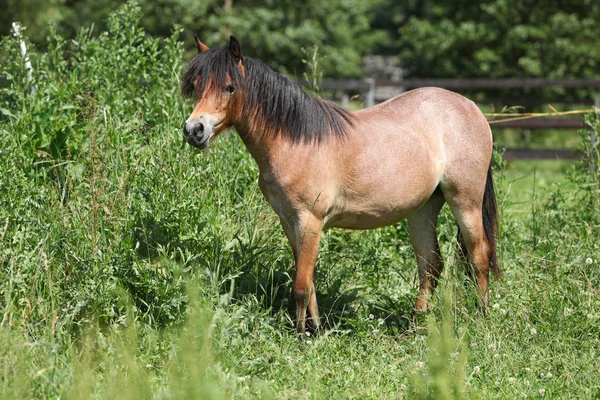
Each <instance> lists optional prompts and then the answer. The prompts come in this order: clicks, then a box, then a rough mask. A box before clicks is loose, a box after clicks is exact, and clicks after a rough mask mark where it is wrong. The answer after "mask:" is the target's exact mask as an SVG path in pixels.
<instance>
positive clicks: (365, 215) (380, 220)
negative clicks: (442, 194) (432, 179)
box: [325, 186, 435, 229]
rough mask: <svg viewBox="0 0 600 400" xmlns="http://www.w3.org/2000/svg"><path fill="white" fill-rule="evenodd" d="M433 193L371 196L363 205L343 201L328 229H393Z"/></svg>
mask: <svg viewBox="0 0 600 400" xmlns="http://www.w3.org/2000/svg"><path fill="white" fill-rule="evenodd" d="M434 189H435V186H434V187H432V188H431V189H429V188H427V189H426V188H423V190H420V191H416V192H412V193H411V194H407V193H401V192H399V193H396V195H395V196H392V195H388V196H377V195H370V196H368V197H367V198H364V199H363V200H362V201H357V199H342V200H340V201H338V207H336V210H335V211H333V212H332V213H331V214H330V215H329V216H328V218H327V220H326V223H325V226H326V227H333V228H346V229H374V228H380V227H383V226H388V225H393V224H395V223H398V222H400V221H402V220H403V219H406V218H407V217H409V216H410V215H411V214H413V213H414V212H415V211H417V210H418V209H419V208H420V207H421V206H422V205H423V204H425V202H426V201H427V200H428V199H429V197H430V196H431V193H432V192H433V190H434Z"/></svg>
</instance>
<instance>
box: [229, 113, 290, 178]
mask: <svg viewBox="0 0 600 400" xmlns="http://www.w3.org/2000/svg"><path fill="white" fill-rule="evenodd" d="M235 128H236V130H237V132H238V134H239V135H240V138H241V139H242V142H244V144H245V145H246V148H247V149H248V151H249V152H250V154H251V155H252V158H254V161H256V163H257V164H258V168H259V170H260V171H261V172H263V171H265V170H268V169H270V168H271V165H272V163H273V160H274V159H275V158H277V153H278V151H277V150H278V147H279V143H278V142H279V141H280V138H278V137H276V136H275V135H269V134H266V133H264V132H260V131H259V130H258V129H257V128H256V127H255V126H254V124H252V123H251V122H250V121H244V122H242V123H239V124H236V125H235Z"/></svg>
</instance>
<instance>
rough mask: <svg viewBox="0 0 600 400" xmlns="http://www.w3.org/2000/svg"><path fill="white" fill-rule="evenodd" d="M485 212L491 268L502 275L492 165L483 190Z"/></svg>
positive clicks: (496, 273) (484, 227)
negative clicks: (497, 242)
mask: <svg viewBox="0 0 600 400" xmlns="http://www.w3.org/2000/svg"><path fill="white" fill-rule="evenodd" d="M481 211H482V214H483V229H484V230H485V235H486V236H487V240H488V244H489V246H490V249H489V254H488V256H489V265H490V269H491V270H492V272H493V273H494V275H495V276H496V278H500V277H501V276H502V269H500V265H499V264H498V253H497V251H496V238H497V237H498V205H497V204H496V194H495V193H494V180H493V178H492V166H491V165H490V167H489V168H488V173H487V180H486V182H485V191H484V192H483V204H482V207H481Z"/></svg>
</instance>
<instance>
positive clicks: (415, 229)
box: [408, 189, 444, 311]
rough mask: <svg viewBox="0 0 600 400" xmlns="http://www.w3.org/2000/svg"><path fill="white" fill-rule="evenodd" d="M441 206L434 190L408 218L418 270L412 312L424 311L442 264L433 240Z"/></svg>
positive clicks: (435, 241)
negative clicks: (417, 292) (417, 288)
mask: <svg viewBox="0 0 600 400" xmlns="http://www.w3.org/2000/svg"><path fill="white" fill-rule="evenodd" d="M443 205H444V196H443V195H442V193H441V192H440V190H439V189H437V190H436V191H435V192H434V193H433V195H432V196H431V197H430V198H429V200H427V202H426V203H425V204H424V205H423V206H422V207H421V208H420V209H419V210H418V211H417V212H415V213H414V214H413V215H411V216H410V217H408V232H409V234H410V242H411V244H412V246H413V249H414V251H415V254H416V256H417V263H418V266H419V294H418V295H417V302H416V304H415V309H416V311H426V310H427V300H428V298H429V297H430V296H431V294H432V292H433V290H434V289H435V287H436V285H437V282H438V279H439V277H440V274H441V273H442V270H443V269H444V262H443V261H442V256H441V252H440V246H439V243H438V239H437V217H438V214H439V213H440V210H441V209H442V206H443Z"/></svg>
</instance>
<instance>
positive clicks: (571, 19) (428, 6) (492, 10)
mask: <svg viewBox="0 0 600 400" xmlns="http://www.w3.org/2000/svg"><path fill="white" fill-rule="evenodd" d="M402 11H405V10H402ZM407 14H409V15H411V16H410V17H409V18H408V19H407V20H406V21H405V22H404V23H403V24H402V25H401V27H400V28H399V33H400V35H399V39H398V42H397V45H398V51H399V54H400V57H401V59H402V62H403V64H404V65H406V66H407V67H409V68H410V72H411V74H412V75H413V76H421V77H548V78H563V77H589V76H598V74H599V69H598V65H599V62H600V36H598V32H599V30H598V25H597V21H598V20H600V3H598V2H594V1H590V0H568V1H566V0H564V1H548V0H519V1H507V0H493V1H488V2H485V3H479V2H462V3H461V5H460V7H457V6H456V3H454V2H441V3H440V2H436V1H422V2H419V3H418V4H417V3H415V6H414V8H413V10H412V12H410V13H407Z"/></svg>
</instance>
